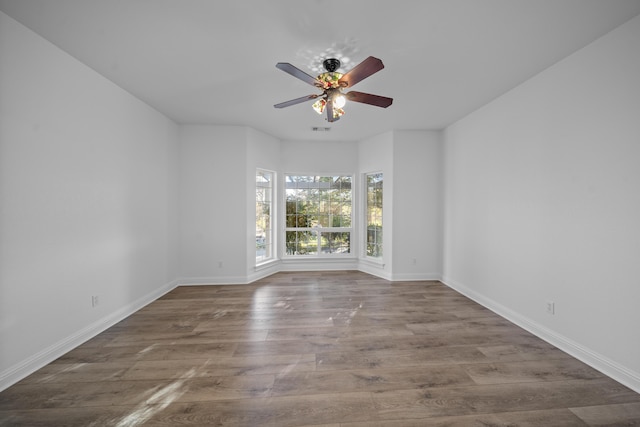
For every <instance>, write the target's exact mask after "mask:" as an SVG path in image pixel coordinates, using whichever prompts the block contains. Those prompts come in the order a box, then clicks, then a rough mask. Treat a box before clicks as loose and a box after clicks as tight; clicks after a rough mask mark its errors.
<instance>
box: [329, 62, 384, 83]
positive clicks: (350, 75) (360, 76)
mask: <svg viewBox="0 0 640 427" xmlns="http://www.w3.org/2000/svg"><path fill="white" fill-rule="evenodd" d="M383 68H384V64H383V63H382V61H381V60H379V59H378V58H374V57H373V56H370V57H368V58H367V59H365V60H364V61H362V62H361V63H359V64H358V65H356V66H355V67H354V68H352V69H351V70H349V71H348V72H347V73H346V74H345V75H344V76H342V77H341V78H340V80H339V82H340V83H341V84H346V87H349V86H353V85H355V84H356V83H358V82H360V81H362V80H364V79H366V78H367V77H369V76H370V75H372V74H375V73H377V72H378V71H380V70H382V69H383Z"/></svg>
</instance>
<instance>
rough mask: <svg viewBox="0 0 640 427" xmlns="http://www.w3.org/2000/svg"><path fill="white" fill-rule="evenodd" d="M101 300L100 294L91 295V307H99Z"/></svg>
mask: <svg viewBox="0 0 640 427" xmlns="http://www.w3.org/2000/svg"><path fill="white" fill-rule="evenodd" d="M99 302H100V301H99V300H98V295H93V296H92V297H91V307H97V306H98V303H99Z"/></svg>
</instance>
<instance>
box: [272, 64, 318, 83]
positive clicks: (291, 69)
mask: <svg viewBox="0 0 640 427" xmlns="http://www.w3.org/2000/svg"><path fill="white" fill-rule="evenodd" d="M276 68H278V69H280V70H282V71H284V72H285V73H289V74H291V75H292V76H293V77H297V78H299V79H300V80H302V81H303V82H306V83H309V84H310V85H311V86H315V85H316V83H318V80H317V79H316V78H315V77H313V76H310V75H309V74H307V73H305V72H304V71H302V70H301V69H299V68H297V67H295V66H293V65H291V64H289V63H288V62H278V63H277V64H276Z"/></svg>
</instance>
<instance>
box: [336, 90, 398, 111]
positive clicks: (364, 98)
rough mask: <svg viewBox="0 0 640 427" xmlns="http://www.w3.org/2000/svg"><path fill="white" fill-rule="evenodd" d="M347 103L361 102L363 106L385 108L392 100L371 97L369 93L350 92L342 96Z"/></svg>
mask: <svg viewBox="0 0 640 427" xmlns="http://www.w3.org/2000/svg"><path fill="white" fill-rule="evenodd" d="M344 96H346V97H347V99H348V100H349V101H353V102H361V103H363V104H369V105H375V106H376V107H382V108H387V107H388V106H389V105H391V104H392V103H393V98H387V97H386V96H380V95H372V94H370V93H364V92H356V91H354V90H352V91H351V92H347V93H345V94H344Z"/></svg>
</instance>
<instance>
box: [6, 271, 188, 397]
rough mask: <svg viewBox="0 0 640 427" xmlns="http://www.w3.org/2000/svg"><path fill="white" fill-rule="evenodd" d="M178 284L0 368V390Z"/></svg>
mask: <svg viewBox="0 0 640 427" xmlns="http://www.w3.org/2000/svg"><path fill="white" fill-rule="evenodd" d="M177 285H178V282H177V281H175V280H174V281H172V282H170V283H167V284H166V285H164V286H163V287H161V288H159V289H156V290H155V291H153V292H150V293H149V294H147V295H145V296H143V297H141V298H138V299H137V300H135V301H133V302H132V303H130V304H127V305H126V306H124V307H122V308H121V309H119V310H117V311H115V312H113V313H111V314H109V315H107V316H105V317H102V318H101V319H99V320H97V321H96V322H94V323H92V324H90V325H88V326H86V327H84V328H82V329H80V330H79V331H77V332H76V333H74V334H72V335H70V336H68V337H66V338H65V339H63V340H61V341H59V342H57V343H55V344H53V345H51V346H49V347H47V348H45V349H43V350H42V351H40V352H38V353H36V354H34V355H33V356H31V357H29V358H27V359H26V360H24V361H22V362H20V363H18V364H16V365H14V366H11V367H9V368H8V369H6V370H4V371H3V372H0V391H2V390H5V389H6V388H8V387H10V386H12V385H13V384H15V383H17V382H18V381H20V380H22V379H23V378H26V377H27V376H29V375H31V374H32V373H34V372H35V371H37V370H38V369H40V368H42V367H44V366H46V365H47V364H49V363H51V362H53V361H54V360H56V359H57V358H59V357H60V356H62V355H64V354H65V353H68V352H69V351H71V350H73V349H74V348H76V347H78V346H79V345H81V344H83V343H85V342H87V341H88V340H90V339H91V338H93V337H95V336H96V335H98V334H99V333H101V332H103V331H105V330H106V329H108V328H110V327H111V326H113V325H115V324H116V323H118V322H120V321H121V320H123V319H125V318H126V317H128V316H130V315H132V314H133V313H135V312H136V311H138V310H140V309H141V308H142V307H144V306H146V305H147V304H149V303H151V302H153V301H155V300H157V299H158V298H160V297H161V296H163V295H164V294H166V293H167V292H170V291H171V290H173V289H174V288H175V287H176V286H177Z"/></svg>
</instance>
